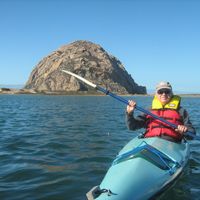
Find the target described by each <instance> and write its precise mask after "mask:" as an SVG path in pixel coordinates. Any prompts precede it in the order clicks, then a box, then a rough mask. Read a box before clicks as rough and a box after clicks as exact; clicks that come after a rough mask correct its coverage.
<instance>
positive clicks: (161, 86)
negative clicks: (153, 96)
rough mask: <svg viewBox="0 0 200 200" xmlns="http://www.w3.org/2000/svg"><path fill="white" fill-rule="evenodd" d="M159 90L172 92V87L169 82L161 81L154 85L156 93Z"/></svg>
mask: <svg viewBox="0 0 200 200" xmlns="http://www.w3.org/2000/svg"><path fill="white" fill-rule="evenodd" d="M160 89H168V90H172V86H171V84H170V83H169V82H166V81H161V82H160V83H158V84H157V85H156V92H157V91H158V90H160Z"/></svg>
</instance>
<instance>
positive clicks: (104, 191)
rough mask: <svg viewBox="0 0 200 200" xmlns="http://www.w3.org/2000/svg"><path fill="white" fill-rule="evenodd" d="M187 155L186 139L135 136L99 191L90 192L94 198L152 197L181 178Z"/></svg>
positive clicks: (118, 199)
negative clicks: (184, 140)
mask: <svg viewBox="0 0 200 200" xmlns="http://www.w3.org/2000/svg"><path fill="white" fill-rule="evenodd" d="M188 158H189V144H188V143H187V142H182V143H174V142H170V141H167V140H164V139H161V138H158V137H154V138H134V139H133V140H131V141H130V142H129V143H128V144H127V145H126V146H125V147H124V148H123V149H122V150H121V151H120V152H119V154H118V156H117V157H116V159H115V160H114V161H113V163H112V165H111V167H110V168H109V170H108V172H107V174H106V175H105V177H104V179H103V181H102V183H101V184H100V186H99V187H96V192H94V191H90V193H88V194H87V195H89V194H90V195H91V193H92V192H94V196H93V199H95V200H105V199H108V200H133V199H135V200H136V199H140V200H142V199H145V200H146V199H149V198H151V197H152V196H154V195H155V194H156V193H158V192H159V191H160V190H161V189H162V188H164V187H165V186H166V185H168V184H169V183H170V182H172V181H173V180H174V179H175V178H176V177H178V175H179V174H180V173H181V172H182V170H183V168H184V166H185V165H186V163H187V161H188ZM95 194H96V196H95ZM88 199H89V198H88ZM90 199H92V198H91V197H90ZM90 199H89V200H90Z"/></svg>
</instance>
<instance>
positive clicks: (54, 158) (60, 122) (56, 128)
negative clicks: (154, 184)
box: [0, 95, 200, 200]
mask: <svg viewBox="0 0 200 200" xmlns="http://www.w3.org/2000/svg"><path fill="white" fill-rule="evenodd" d="M134 99H135V100H136V101H137V102H138V105H139V106H140V107H144V108H145V107H148V105H149V104H150V102H151V97H134ZM182 104H183V105H184V107H186V108H187V110H188V112H189V113H190V116H191V120H192V122H193V124H194V126H195V127H196V129H197V132H198V133H200V123H199V119H200V113H199V107H200V98H186V97H184V98H183V101H182ZM124 108H125V105H123V104H122V103H120V102H118V101H116V100H115V99H112V98H111V97H105V96H98V97H95V96H91V97H87V96H42V95H41V96H40V95H0V161H1V162H0V199H1V200H22V199H25V200H39V199H41V200H47V199H48V200H51V199H52V200H68V199H69V200H83V199H85V193H86V192H87V191H88V190H89V189H90V188H91V187H93V186H95V185H98V184H99V183H100V182H101V180H102V178H103V177H104V175H105V173H106V171H107V169H108V167H109V166H110V164H111V162H112V160H113V158H114V157H115V156H116V154H117V153H118V152H119V150H120V149H121V148H122V147H123V146H124V145H125V144H126V143H127V142H128V141H129V140H130V139H132V138H133V137H134V136H136V132H131V131H128V130H127V128H126V125H125V119H124V118H125V112H124ZM199 146H200V142H198V141H192V142H191V156H190V161H189V164H188V166H187V168H186V170H185V173H184V174H183V175H182V176H181V177H180V178H179V180H178V181H177V183H176V184H175V186H173V187H172V188H170V189H169V190H168V191H166V192H165V193H164V194H163V195H162V196H161V197H159V200H168V199H171V200H179V199H181V200H188V199H192V200H194V199H200V197H199V196H200V182H199V180H200V153H199Z"/></svg>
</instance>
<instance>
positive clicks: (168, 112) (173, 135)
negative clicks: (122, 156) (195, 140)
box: [126, 81, 196, 142]
mask: <svg viewBox="0 0 200 200" xmlns="http://www.w3.org/2000/svg"><path fill="white" fill-rule="evenodd" d="M180 103H181V97H180V96H178V95H174V94H173V91H172V86H171V84H170V83H169V82H166V81H161V82H160V83H159V84H158V85H157V86H156V92H155V96H154V98H153V101H152V106H151V109H150V111H151V113H153V114H155V115H157V116H159V117H161V118H163V119H165V120H167V121H169V122H171V123H173V124H175V125H177V129H173V128H172V127H170V126H169V125H167V124H165V123H164V122H161V121H159V120H157V119H154V118H152V117H151V116H150V115H148V114H141V115H138V116H137V117H134V109H135V106H136V102H135V101H133V100H129V105H127V108H126V121H127V126H128V128H129V129H130V130H136V129H139V128H145V129H146V130H145V133H144V135H143V136H144V137H156V136H157V137H161V138H164V139H167V140H171V141H174V142H180V141H181V140H182V139H183V137H184V136H183V134H184V133H186V132H187V131H190V132H192V133H194V134H196V131H195V128H194V127H193V125H192V123H191V121H190V119H189V115H188V112H187V111H186V110H185V109H184V108H183V107H181V105H180ZM186 138H187V139H192V138H191V137H190V136H187V137H186Z"/></svg>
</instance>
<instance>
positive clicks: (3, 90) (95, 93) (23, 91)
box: [0, 88, 200, 97]
mask: <svg viewBox="0 0 200 200" xmlns="http://www.w3.org/2000/svg"><path fill="white" fill-rule="evenodd" d="M3 94H8V95H15V94H16V95H17V94H19V95H20V94H27V95H28V94H32V95H64V96H106V95H105V94H103V93H100V92H98V91H90V92H88V91H78V92H75V91H68V92H67V91H66V92H63V91H55V92H52V91H39V92H38V91H35V90H33V89H12V88H0V95H3ZM117 95H119V96H127V97H129V96H144V97H145V96H154V94H117ZM177 95H179V96H181V97H200V94H177Z"/></svg>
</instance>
